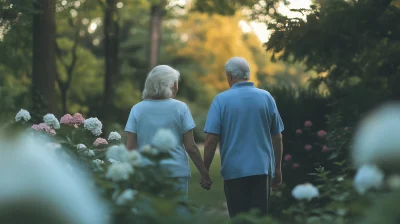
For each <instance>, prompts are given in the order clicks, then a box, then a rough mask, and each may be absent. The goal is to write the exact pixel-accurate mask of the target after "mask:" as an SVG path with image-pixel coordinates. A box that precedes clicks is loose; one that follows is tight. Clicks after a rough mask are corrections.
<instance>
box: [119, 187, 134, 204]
mask: <svg viewBox="0 0 400 224" xmlns="http://www.w3.org/2000/svg"><path fill="white" fill-rule="evenodd" d="M136 194H137V191H135V190H132V189H126V190H125V191H124V192H122V194H121V195H120V196H118V198H117V200H116V201H115V202H116V203H117V205H126V204H127V203H128V202H130V201H133V200H134V199H135V196H136Z"/></svg>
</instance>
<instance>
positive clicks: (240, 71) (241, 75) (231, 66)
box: [225, 57, 250, 80]
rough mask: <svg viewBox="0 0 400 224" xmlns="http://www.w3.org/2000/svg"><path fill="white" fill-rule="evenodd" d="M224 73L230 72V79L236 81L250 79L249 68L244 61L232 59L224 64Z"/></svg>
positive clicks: (236, 58) (237, 58) (239, 58)
mask: <svg viewBox="0 0 400 224" xmlns="http://www.w3.org/2000/svg"><path fill="white" fill-rule="evenodd" d="M225 71H227V72H230V73H231V75H232V77H234V78H237V79H245V80H249V79H250V66H249V63H247V61H246V59H244V58H242V57H233V58H231V59H229V61H228V62H226V64H225Z"/></svg>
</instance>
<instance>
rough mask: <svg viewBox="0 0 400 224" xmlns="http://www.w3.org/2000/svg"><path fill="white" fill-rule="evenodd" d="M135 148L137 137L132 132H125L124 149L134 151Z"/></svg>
mask: <svg viewBox="0 0 400 224" xmlns="http://www.w3.org/2000/svg"><path fill="white" fill-rule="evenodd" d="M137 146H138V145H137V135H136V134H135V133H132V132H126V148H127V149H128V150H135V149H137Z"/></svg>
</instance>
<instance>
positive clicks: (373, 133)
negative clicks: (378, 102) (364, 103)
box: [352, 103, 400, 171]
mask: <svg viewBox="0 0 400 224" xmlns="http://www.w3.org/2000/svg"><path fill="white" fill-rule="evenodd" d="M399 114H400V104H398V103H397V104H386V105H384V106H382V107H380V108H378V109H377V110H375V111H374V112H373V113H371V114H370V115H369V116H368V117H367V118H366V119H365V120H364V121H363V122H362V123H361V126H360V128H359V129H358V131H357V133H356V136H355V138H354V144H353V150H352V157H353V160H354V162H355V165H357V166H358V167H360V166H362V165H364V164H374V165H377V166H378V167H380V168H382V169H383V168H388V169H389V170H393V169H396V170H398V171H400V163H399V162H398V161H399V160H400V150H399V149H400V138H399V133H400V116H399Z"/></svg>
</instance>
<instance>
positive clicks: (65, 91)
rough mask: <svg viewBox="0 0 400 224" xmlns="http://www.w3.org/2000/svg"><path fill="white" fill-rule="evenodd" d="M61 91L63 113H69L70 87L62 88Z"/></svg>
mask: <svg viewBox="0 0 400 224" xmlns="http://www.w3.org/2000/svg"><path fill="white" fill-rule="evenodd" d="M60 91H61V101H62V112H63V114H67V113H68V107H67V94H68V89H67V88H65V89H60Z"/></svg>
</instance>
